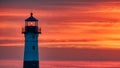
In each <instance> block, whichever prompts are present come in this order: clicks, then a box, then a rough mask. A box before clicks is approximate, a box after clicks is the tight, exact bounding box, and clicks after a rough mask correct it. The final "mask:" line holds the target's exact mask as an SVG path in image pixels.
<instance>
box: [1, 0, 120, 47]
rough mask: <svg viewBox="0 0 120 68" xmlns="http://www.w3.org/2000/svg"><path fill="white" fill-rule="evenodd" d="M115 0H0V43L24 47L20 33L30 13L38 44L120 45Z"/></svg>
mask: <svg viewBox="0 0 120 68" xmlns="http://www.w3.org/2000/svg"><path fill="white" fill-rule="evenodd" d="M119 6H120V1H119V0H0V21H1V22H0V30H1V31H0V46H24V35H23V34H22V33H21V31H22V27H24V23H25V21H24V20H25V19H26V18H28V17H29V16H30V13H31V12H33V15H34V17H36V18H37V19H38V20H39V27H41V28H42V34H41V35H40V36H39V46H41V47H56V48H60V47H62V48H69V47H70V48H71V47H72V48H98V49H99V48H112V49H119V48H120V7H119Z"/></svg>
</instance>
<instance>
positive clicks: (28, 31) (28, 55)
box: [22, 13, 41, 68]
mask: <svg viewBox="0 0 120 68" xmlns="http://www.w3.org/2000/svg"><path fill="white" fill-rule="evenodd" d="M22 33H23V34H24V36H25V48H24V49H25V50H24V64H23V68H39V54H38V36H39V34H41V29H39V28H38V20H37V19H36V18H34V17H33V13H31V15H30V17H29V18H27V19H26V20H25V28H23V29H22Z"/></svg>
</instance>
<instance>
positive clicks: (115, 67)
mask: <svg viewBox="0 0 120 68" xmlns="http://www.w3.org/2000/svg"><path fill="white" fill-rule="evenodd" d="M22 65H23V61H20V60H0V68H22V67H23V66H22ZM40 68H120V62H117V61H114V62H113V61H41V62H40Z"/></svg>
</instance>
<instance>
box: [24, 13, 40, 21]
mask: <svg viewBox="0 0 120 68" xmlns="http://www.w3.org/2000/svg"><path fill="white" fill-rule="evenodd" d="M25 21H38V20H37V19H36V18H35V17H33V13H31V14H30V17H29V18H27V19H25Z"/></svg>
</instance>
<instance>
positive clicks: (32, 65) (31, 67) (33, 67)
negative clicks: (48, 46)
mask: <svg viewBox="0 0 120 68" xmlns="http://www.w3.org/2000/svg"><path fill="white" fill-rule="evenodd" d="M23 68H39V61H24V65H23Z"/></svg>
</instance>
